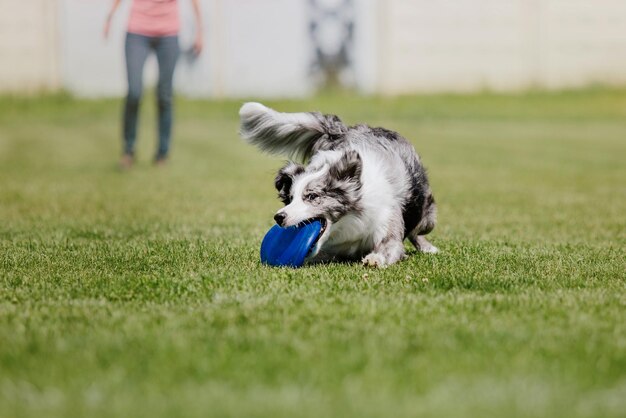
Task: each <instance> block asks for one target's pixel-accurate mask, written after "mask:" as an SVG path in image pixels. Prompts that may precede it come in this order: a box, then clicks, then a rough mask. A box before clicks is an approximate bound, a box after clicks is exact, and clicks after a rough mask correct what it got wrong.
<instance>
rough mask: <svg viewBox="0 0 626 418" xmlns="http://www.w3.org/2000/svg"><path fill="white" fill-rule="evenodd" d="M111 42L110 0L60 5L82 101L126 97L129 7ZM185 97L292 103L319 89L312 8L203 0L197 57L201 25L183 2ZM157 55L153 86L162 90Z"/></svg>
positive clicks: (149, 74) (181, 82) (180, 80)
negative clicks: (311, 69) (312, 71)
mask: <svg viewBox="0 0 626 418" xmlns="http://www.w3.org/2000/svg"><path fill="white" fill-rule="evenodd" d="M122 4H123V6H124V7H122V9H121V10H119V11H118V13H117V14H116V16H115V20H114V21H113V26H112V29H111V35H110V39H108V40H104V39H103V37H102V27H103V23H104V18H105V16H106V14H107V11H108V8H109V5H110V1H109V0H99V1H92V0H60V15H61V20H62V26H61V27H62V30H61V45H62V51H63V85H64V86H65V87H66V88H67V89H68V90H70V91H71V92H73V93H75V94H78V95H82V96H110V95H120V94H123V92H124V90H125V88H126V79H125V72H124V71H125V69H124V59H123V58H124V57H123V51H124V49H123V45H124V34H125V27H126V22H127V20H128V12H129V7H128V6H129V5H130V2H129V1H125V2H123V3H122ZM179 4H180V9H181V24H182V27H181V33H180V44H181V50H182V54H181V59H180V61H179V65H178V67H177V70H176V88H177V91H178V92H179V93H183V94H186V95H189V96H202V97H243V96H264V97H276V96H279V97H285V96H287V97H288V96H302V95H305V94H308V93H310V92H311V91H312V88H313V85H312V83H311V81H310V80H309V77H308V64H309V60H310V59H311V58H310V56H309V55H308V54H309V50H308V48H306V47H303V45H306V42H307V25H306V7H305V6H306V3H305V2H304V1H302V0H298V1H294V0H263V1H258V0H203V1H201V9H202V13H203V21H204V26H205V32H204V37H205V50H204V51H203V53H202V54H201V55H200V56H199V57H194V56H193V54H192V53H191V46H192V44H193V39H194V33H195V28H194V19H193V13H192V10H191V2H190V1H189V0H180V3H179ZM156 73H157V67H156V60H155V59H154V57H151V59H149V61H148V63H147V65H146V84H147V85H151V84H154V81H155V79H156Z"/></svg>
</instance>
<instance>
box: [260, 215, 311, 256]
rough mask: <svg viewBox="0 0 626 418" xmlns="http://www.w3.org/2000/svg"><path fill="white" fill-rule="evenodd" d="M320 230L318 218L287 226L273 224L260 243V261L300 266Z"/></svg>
mask: <svg viewBox="0 0 626 418" xmlns="http://www.w3.org/2000/svg"><path fill="white" fill-rule="evenodd" d="M322 230H323V225H322V222H321V221H319V220H314V221H308V222H306V223H302V224H299V225H295V226H290V227H288V228H282V227H280V226H278V225H274V226H273V227H272V228H271V229H270V230H269V231H267V234H265V238H263V242H262V243H261V262H262V263H265V264H269V265H270V266H287V267H302V265H303V264H304V259H305V258H306V256H307V255H308V254H309V252H310V251H311V249H313V247H314V246H315V243H316V242H317V239H318V238H319V236H320V235H321V233H322Z"/></svg>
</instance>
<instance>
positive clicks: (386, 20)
mask: <svg viewBox="0 0 626 418" xmlns="http://www.w3.org/2000/svg"><path fill="white" fill-rule="evenodd" d="M317 1H318V2H321V3H325V4H326V5H329V4H330V5H332V4H333V3H335V4H338V3H341V2H342V1H344V0H336V1H333V0H317ZM347 1H348V2H349V6H350V10H351V15H350V16H351V19H353V21H354V31H353V32H352V41H351V43H350V51H349V52H350V53H349V55H350V66H349V68H348V70H347V73H348V77H344V78H343V80H348V82H349V83H351V84H352V85H354V86H355V87H356V88H358V89H359V90H361V91H363V92H367V93H379V94H406V93H413V92H435V91H476V90H481V89H493V90H503V91H510V90H520V89H527V88H535V87H539V88H549V89H554V88H569V87H580V86H585V85H589V84H595V83H600V84H611V85H626V1H625V0H594V1H589V0H438V1H430V0H351V1H350V0H347ZM110 2H111V0H0V91H32V90H39V89H49V90H54V89H57V88H65V89H68V90H70V91H71V92H73V93H75V94H78V95H86V96H112V95H121V94H123V92H124V90H125V84H126V82H125V75H124V65H123V37H124V27H125V24H126V20H127V14H128V6H129V3H130V0H125V1H124V2H123V5H124V7H123V8H122V10H120V11H118V14H117V16H116V19H115V21H114V27H113V29H112V33H111V38H110V39H109V40H108V41H105V40H104V39H103V37H102V26H103V23H104V18H105V16H106V13H107V11H108V8H109V7H110ZM179 3H180V7H181V13H182V22H183V27H182V29H181V46H182V49H183V51H188V50H189V48H190V46H191V40H192V39H193V31H194V28H193V24H192V23H193V19H192V16H191V11H190V2H189V0H179ZM201 4H202V11H203V12H202V13H203V19H204V22H205V38H206V39H205V45H206V49H205V51H204V53H203V54H202V55H201V56H200V57H198V58H193V57H192V56H191V54H189V53H188V52H183V54H182V56H181V61H180V63H179V66H178V68H177V73H176V85H177V91H178V92H181V93H183V94H186V95H192V96H202V97H243V96H248V97H276V96H279V97H285V96H291V97H295V96H303V95H307V94H310V93H311V92H313V91H314V89H315V79H314V78H313V77H312V74H311V64H312V62H313V61H314V60H315V55H314V45H313V41H312V37H311V32H310V26H309V24H310V17H311V8H310V3H309V0H202V1H201ZM329 36H333V35H332V34H331V35H329ZM155 64H156V63H155V62H154V61H151V62H149V64H148V68H147V77H146V79H147V82H148V83H150V82H151V81H152V82H153V81H154V79H155V74H156V65H155Z"/></svg>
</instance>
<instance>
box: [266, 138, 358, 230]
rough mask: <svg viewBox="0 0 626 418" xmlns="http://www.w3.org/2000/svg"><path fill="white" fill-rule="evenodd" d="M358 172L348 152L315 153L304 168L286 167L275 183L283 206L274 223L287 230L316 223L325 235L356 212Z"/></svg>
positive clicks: (355, 155)
mask: <svg viewBox="0 0 626 418" xmlns="http://www.w3.org/2000/svg"><path fill="white" fill-rule="evenodd" d="M362 168H363V163H362V161H361V157H360V155H359V154H358V153H357V152H356V151H352V150H348V151H323V152H319V153H318V154H317V155H316V156H315V158H313V160H312V161H311V163H310V164H309V165H308V166H307V167H304V166H302V165H299V164H296V163H293V162H290V163H288V164H287V165H286V166H284V167H283V168H281V169H280V171H278V174H277V176H276V180H275V186H276V189H277V190H278V196H279V198H280V199H281V200H282V201H283V203H284V204H285V207H284V208H282V209H280V210H279V211H278V212H276V215H275V216H274V219H275V220H276V223H277V224H278V225H280V226H284V227H287V226H293V225H298V224H300V223H302V222H306V221H309V220H313V219H319V220H321V221H322V224H323V228H324V230H325V232H328V230H329V228H330V226H331V225H332V224H334V223H336V222H337V221H338V220H339V219H341V217H342V216H344V215H346V214H347V213H350V212H354V211H358V210H359V209H360V208H359V204H360V199H361V172H362Z"/></svg>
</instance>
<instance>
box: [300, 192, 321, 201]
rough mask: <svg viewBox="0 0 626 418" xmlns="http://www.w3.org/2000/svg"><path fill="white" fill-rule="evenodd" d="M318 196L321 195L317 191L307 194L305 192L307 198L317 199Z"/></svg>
mask: <svg viewBox="0 0 626 418" xmlns="http://www.w3.org/2000/svg"><path fill="white" fill-rule="evenodd" d="M318 197H319V195H318V194H316V193H307V194H305V195H304V198H305V199H306V200H315V199H317V198H318Z"/></svg>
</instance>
